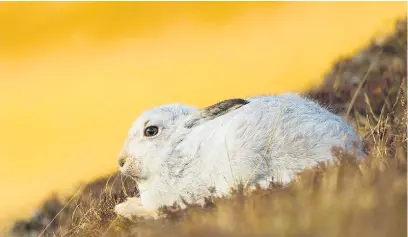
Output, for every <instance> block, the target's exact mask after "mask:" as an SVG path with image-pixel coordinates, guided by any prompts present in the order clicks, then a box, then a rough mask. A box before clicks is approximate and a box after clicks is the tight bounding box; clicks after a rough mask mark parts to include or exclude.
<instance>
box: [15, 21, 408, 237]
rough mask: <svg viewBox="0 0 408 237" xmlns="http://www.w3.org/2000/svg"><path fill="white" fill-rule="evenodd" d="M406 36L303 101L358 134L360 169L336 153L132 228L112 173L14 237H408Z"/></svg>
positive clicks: (357, 59)
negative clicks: (284, 179)
mask: <svg viewBox="0 0 408 237" xmlns="http://www.w3.org/2000/svg"><path fill="white" fill-rule="evenodd" d="M406 34H407V31H406V22H405V21H404V22H401V23H399V24H397V28H396V31H395V33H394V34H393V35H391V36H389V37H388V38H387V39H385V40H384V41H382V42H380V43H378V42H373V43H372V44H371V45H369V46H368V47H367V48H366V49H364V50H362V51H361V52H360V53H359V54H357V55H355V56H354V57H352V58H346V59H341V60H339V62H338V63H337V64H336V65H334V67H333V70H332V71H331V72H330V73H328V74H327V76H326V79H325V83H324V84H323V85H322V86H321V87H320V88H318V89H317V90H316V91H311V92H309V93H307V96H309V97H311V98H314V99H316V100H318V101H319V102H320V103H322V104H324V105H326V106H327V107H328V108H329V109H331V110H332V111H334V112H336V113H341V114H344V115H347V119H349V121H350V122H351V123H352V124H353V125H354V126H355V127H356V128H357V129H358V131H359V133H360V134H361V135H362V136H363V138H364V141H365V144H366V151H367V154H368V158H367V159H366V160H365V161H364V162H363V163H362V164H360V165H357V164H356V163H355V162H354V158H353V157H352V156H350V155H349V154H347V153H345V152H344V151H342V150H340V149H338V148H333V154H334V155H335V156H336V157H337V158H338V164H337V165H335V166H329V167H328V166H322V167H321V168H319V169H317V168H316V169H313V170H306V171H305V172H303V173H302V174H300V175H299V179H298V180H297V181H296V182H294V183H292V184H291V185H289V186H287V187H279V186H273V187H271V188H270V189H269V190H256V191H255V192H253V193H251V194H249V195H247V193H246V192H245V191H244V190H242V189H239V190H235V191H233V195H232V197H231V198H229V199H227V198H222V199H216V200H209V202H208V204H209V205H208V206H207V207H206V208H204V209H202V208H198V207H191V208H188V209H187V210H185V211H183V212H181V211H177V210H174V209H172V208H163V210H162V211H163V213H164V214H165V215H167V218H165V219H163V220H158V221H136V222H135V223H131V222H129V221H126V220H123V219H121V218H118V217H117V216H116V215H115V214H114V213H113V207H114V205H115V204H117V203H119V202H120V201H123V200H124V198H125V197H126V196H134V195H136V193H137V190H135V188H134V187H133V186H132V185H133V184H132V183H131V182H129V181H126V180H125V181H124V182H121V177H120V176H118V175H117V174H115V175H113V176H112V177H110V178H109V179H101V180H98V181H95V182H94V183H91V184H89V185H87V186H86V187H85V188H84V189H83V190H80V191H79V194H78V195H76V196H73V197H71V200H70V201H69V202H68V204H67V205H66V206H65V207H64V205H65V204H63V203H67V200H69V199H66V200H60V199H57V198H51V199H50V200H48V201H47V202H46V203H45V204H44V206H43V207H42V208H40V211H39V213H38V215H36V216H34V217H33V218H32V219H31V220H28V221H19V222H18V223H16V225H15V226H14V227H13V229H12V230H11V232H10V235H12V236H38V235H42V236H78V237H79V236H98V237H100V236H197V237H198V236H302V237H303V236H305V237H306V236H308V237H319V236H321V237H331V236H333V237H334V236H347V237H353V236H356V237H357V236H358V237H363V236H370V237H383V236H393V237H398V236H406V235H407V228H406V226H407V215H406V214H407V189H406V188H407V176H406V174H407V169H406V168H407V164H406V161H407V157H406V155H407V153H406V152H407V149H406V148H407V146H406V144H407V127H406V125H407V120H406V118H407V110H406V99H407V97H406V96H407V91H406V89H407V83H406V73H407V71H406V65H407V57H406V52H407V39H406ZM244 194H245V195H244ZM61 209H62V211H61ZM57 214H58V215H57ZM55 216H57V217H56V218H54V217H55Z"/></svg>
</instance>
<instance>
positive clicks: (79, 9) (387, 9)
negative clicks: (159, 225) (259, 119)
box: [0, 2, 406, 227]
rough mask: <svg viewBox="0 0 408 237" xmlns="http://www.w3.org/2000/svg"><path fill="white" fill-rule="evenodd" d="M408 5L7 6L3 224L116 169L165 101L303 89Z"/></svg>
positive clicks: (2, 56) (1, 123)
mask: <svg viewBox="0 0 408 237" xmlns="http://www.w3.org/2000/svg"><path fill="white" fill-rule="evenodd" d="M405 16H406V3H405V2H394V3H387V2H382V3H381V2H371V3H370V2H309V3H306V2H302V3H300V2H297V3H295V2H258V3H255V2H235V3H232V2H223V3H220V2H218V3H217V2H160V3H159V2H99V3H95V2H82V3H79V2H77V3H74V2H42V3H40V2H37V3H30V2H1V3H0V32H1V33H0V82H1V86H0V157H1V163H0V173H1V175H2V178H1V179H0V190H1V195H0V210H1V211H0V223H1V224H0V227H4V226H5V225H6V223H9V222H8V221H9V220H11V219H13V218H16V217H21V216H26V215H29V214H30V213H31V211H32V210H33V208H34V207H35V205H38V204H39V202H40V201H41V200H43V199H44V198H45V197H47V196H48V195H49V194H50V192H52V191H58V192H65V193H66V192H71V191H72V190H73V188H76V187H77V186H76V185H78V184H79V182H86V181H90V180H92V179H94V178H96V177H98V176H100V175H105V174H108V173H111V172H113V171H116V169H117V167H116V164H117V162H116V155H117V153H118V151H119V149H120V148H121V146H122V142H123V141H124V138H125V135H126V133H127V130H128V128H129V127H130V125H131V123H132V121H133V120H134V119H135V118H136V117H137V115H138V113H140V112H141V111H142V110H144V109H146V108H149V107H151V106H155V105H158V104H162V103H172V102H183V103H187V104H192V105H196V106H204V105H208V104H210V103H214V102H216V101H217V100H220V99H224V98H227V97H244V96H250V95H254V94H259V93H261V94H265V93H278V92H283V91H288V90H292V91H301V90H305V89H307V88H309V87H311V86H313V85H316V84H317V83H319V82H320V81H321V78H322V75H323V74H324V73H325V72H326V71H327V70H329V68H330V66H331V63H332V62H333V61H334V60H336V59H337V58H338V57H339V56H342V55H349V54H350V53H352V52H354V51H355V50H356V49H358V48H360V47H361V46H364V45H365V44H367V43H368V42H369V41H370V39H371V37H372V36H374V35H376V34H380V33H385V32H387V31H389V30H392V28H393V26H394V21H395V19H397V18H399V17H405Z"/></svg>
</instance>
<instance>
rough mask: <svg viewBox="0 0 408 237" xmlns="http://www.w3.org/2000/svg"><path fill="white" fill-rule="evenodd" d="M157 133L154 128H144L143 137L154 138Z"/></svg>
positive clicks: (157, 129)
mask: <svg viewBox="0 0 408 237" xmlns="http://www.w3.org/2000/svg"><path fill="white" fill-rule="evenodd" d="M158 132H159V128H158V127H156V126H149V127H147V128H145V130H144V135H145V136H146V137H152V136H155V135H156V134H157V133H158Z"/></svg>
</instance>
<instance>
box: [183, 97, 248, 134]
mask: <svg viewBox="0 0 408 237" xmlns="http://www.w3.org/2000/svg"><path fill="white" fill-rule="evenodd" d="M248 103H249V101H247V100H244V99H239V98H238V99H228V100H223V101H220V102H218V103H216V104H214V105H211V106H208V107H205V108H202V109H200V110H199V111H198V112H197V114H195V115H192V118H191V119H190V120H188V121H187V122H186V123H185V125H184V126H185V127H186V128H192V127H194V126H196V125H198V124H200V123H201V122H203V121H207V120H212V119H214V118H216V117H219V116H221V115H224V114H226V113H228V112H231V111H233V110H236V109H238V108H240V107H241V106H243V105H246V104H248Z"/></svg>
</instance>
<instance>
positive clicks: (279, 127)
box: [115, 93, 363, 218]
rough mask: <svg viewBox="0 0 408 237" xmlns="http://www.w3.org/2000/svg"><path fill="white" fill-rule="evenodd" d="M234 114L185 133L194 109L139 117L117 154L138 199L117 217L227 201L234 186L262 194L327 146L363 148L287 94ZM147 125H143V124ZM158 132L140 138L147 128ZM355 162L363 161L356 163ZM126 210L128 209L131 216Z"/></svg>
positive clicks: (323, 114)
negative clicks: (209, 198)
mask: <svg viewBox="0 0 408 237" xmlns="http://www.w3.org/2000/svg"><path fill="white" fill-rule="evenodd" d="M246 100H247V101H249V103H248V104H245V105H243V106H241V107H239V108H237V109H235V110H232V111H229V112H227V113H226V114H223V115H221V116H218V117H215V118H213V119H211V120H205V121H203V122H200V123H199V125H197V126H194V127H192V128H187V127H185V126H184V125H185V124H186V122H187V121H189V120H190V119H192V118H194V117H197V116H198V117H199V111H200V110H198V109H196V108H193V107H190V106H186V105H182V104H171V105H163V106H159V107H156V108H153V109H151V110H148V111H146V112H144V113H143V114H142V115H140V116H139V117H138V118H137V119H136V121H135V122H134V123H133V125H132V128H131V129H130V131H129V134H128V138H127V139H126V141H125V144H124V147H123V149H122V151H121V152H120V155H119V156H120V157H121V158H122V159H126V163H125V165H124V166H123V167H121V168H120V170H121V172H122V173H123V174H125V175H129V176H132V177H133V178H135V180H136V181H137V182H138V185H139V190H140V200H138V201H137V205H136V204H130V205H131V207H129V208H124V207H125V205H129V202H135V198H132V199H128V201H126V202H124V203H122V204H119V205H118V206H117V207H116V208H115V210H116V212H117V213H118V214H119V215H122V216H126V217H128V218H129V216H144V217H146V213H151V216H154V214H155V212H156V210H157V209H158V208H159V207H160V206H161V205H172V204H173V203H174V202H176V203H178V204H179V205H181V206H182V207H185V205H184V204H183V202H182V199H184V200H186V201H187V202H193V203H194V202H195V203H203V200H204V198H205V197H207V196H209V195H211V193H210V191H209V188H211V187H214V188H215V191H216V192H215V195H227V194H228V193H229V191H230V188H231V187H233V186H234V185H235V184H237V183H238V182H243V183H246V184H248V185H254V184H257V183H258V184H260V185H261V187H263V188H266V187H267V186H268V185H269V183H270V181H272V180H274V181H277V182H281V183H283V184H287V183H289V182H291V181H292V180H293V179H294V177H295V175H296V173H297V172H299V171H302V170H303V169H305V168H309V167H313V166H315V165H317V163H318V162H327V161H331V160H333V157H332V154H331V148H332V146H340V147H343V148H346V149H348V150H350V151H351V150H352V149H353V142H356V144H357V147H358V148H357V152H359V154H358V155H362V154H363V153H362V142H361V140H360V138H359V136H358V135H357V134H356V133H355V131H354V130H353V128H352V127H351V126H349V125H348V124H347V123H346V122H344V121H343V120H342V118H340V117H339V116H337V115H334V114H332V113H330V112H329V111H327V110H326V109H324V108H322V107H320V106H319V105H318V104H316V103H315V102H313V101H311V100H308V99H305V98H302V97H301V96H299V95H297V94H293V93H288V94H281V95H278V96H257V97H251V98H248V99H246ZM146 122H147V124H145V123H146ZM151 125H155V126H158V127H159V133H158V134H157V135H156V136H154V137H144V135H143V131H144V128H145V127H146V126H151ZM360 157H361V156H360ZM130 209H131V210H130Z"/></svg>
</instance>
